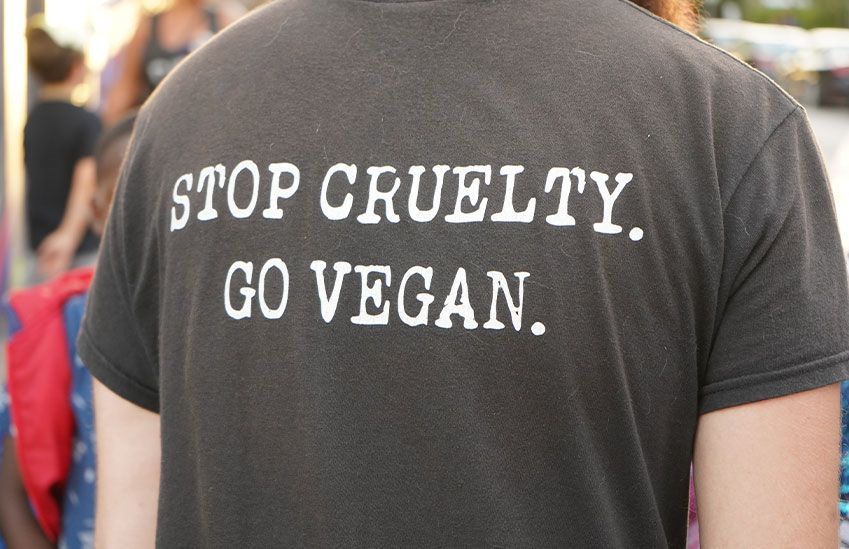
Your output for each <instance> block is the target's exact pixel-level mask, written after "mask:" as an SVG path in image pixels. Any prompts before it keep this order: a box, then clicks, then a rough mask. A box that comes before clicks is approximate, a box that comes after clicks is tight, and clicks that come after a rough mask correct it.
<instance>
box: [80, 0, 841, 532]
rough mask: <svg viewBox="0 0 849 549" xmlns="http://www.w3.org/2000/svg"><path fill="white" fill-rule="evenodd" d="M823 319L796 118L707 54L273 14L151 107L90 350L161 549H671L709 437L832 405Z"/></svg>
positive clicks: (604, 34) (826, 200)
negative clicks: (150, 430)
mask: <svg viewBox="0 0 849 549" xmlns="http://www.w3.org/2000/svg"><path fill="white" fill-rule="evenodd" d="M395 178H397V181H396V179H395ZM440 181H441V183H442V184H441V186H440ZM437 189H439V190H438V191H437ZM546 189H547V190H546ZM411 197H412V198H411ZM437 197H438V198H439V203H438V205H437V204H436V200H437ZM532 202H533V207H532ZM429 269H432V270H429ZM847 315H849V299H847V287H846V274H845V268H844V265H843V262H842V260H841V254H840V244H839V240H838V234H837V229H836V224H835V221H834V208H833V204H832V201H831V198H830V194H829V188H828V183H827V179H826V175H825V172H824V169H823V165H822V161H821V158H820V155H819V152H818V149H817V146H816V144H815V142H814V138H813V136H812V134H811V130H810V127H809V125H808V122H807V119H806V116H805V112H804V110H803V109H802V108H801V107H800V106H799V105H798V104H796V103H795V102H794V101H793V100H792V99H790V98H789V97H788V96H787V95H786V94H785V93H783V92H782V91H781V90H780V89H778V88H777V87H776V86H775V85H774V84H773V83H772V82H771V81H769V80H768V79H767V78H765V77H764V76H763V75H761V74H759V73H757V72H755V71H753V70H751V69H749V68H747V67H746V66H744V65H743V64H741V63H740V62H738V61H737V60H735V59H734V58H732V57H731V56H729V55H727V54H726V53H724V52H721V51H719V50H717V49H715V48H713V47H711V46H709V45H707V44H705V43H703V42H701V41H699V40H698V39H697V38H695V37H693V36H691V35H689V34H687V33H685V32H683V31H681V30H679V29H677V28H674V27H673V26H671V25H669V24H667V23H665V22H663V21H661V20H659V19H657V18H655V17H653V16H651V15H650V14H648V13H647V12H645V11H643V10H641V9H638V8H637V7H635V6H634V5H632V4H630V3H628V2H624V1H622V0H567V1H563V0H556V1H554V0H551V1H545V0H534V1H528V2H513V1H507V0H505V1H494V2H487V1H430V2H367V1H350V0H309V1H306V0H290V1H285V2H277V3H274V4H271V5H270V6H268V7H266V8H264V9H261V10H259V11H257V12H255V13H253V14H252V15H251V16H249V17H248V18H247V19H244V20H242V21H241V22H239V23H237V24H236V25H234V26H233V27H231V28H229V29H228V30H226V31H225V32H223V33H222V34H220V35H218V36H217V37H216V38H214V39H213V40H211V41H210V42H209V43H208V44H207V45H206V46H205V47H204V48H203V49H201V50H200V51H198V52H197V53H196V54H194V55H192V56H191V57H189V58H188V59H187V60H186V61H185V62H184V63H183V64H182V65H181V66H180V67H179V68H178V69H177V70H176V71H175V72H174V73H172V75H171V76H169V77H168V78H167V79H166V81H165V82H164V83H163V84H162V86H161V87H160V88H159V89H158V91H157V92H156V93H155V94H154V96H153V97H152V99H151V101H150V102H149V103H148V104H147V105H146V106H145V107H144V109H143V111H142V114H141V115H140V118H139V122H138V124H137V126H136V134H135V137H134V139H133V143H132V145H131V152H130V157H129V159H128V161H127V162H126V164H125V166H124V170H123V175H122V178H121V182H120V184H119V190H118V192H117V197H116V202H115V204H114V209H113V212H112V218H111V219H110V221H109V224H108V228H107V231H106V236H105V241H104V245H103V249H102V255H101V257H100V263H99V266H98V269H97V274H96V277H95V282H94V287H93V289H92V292H91V295H90V301H89V309H88V311H87V313H86V318H85V321H84V327H83V330H82V335H81V339H80V342H79V350H80V354H81V356H82V358H83V361H84V363H85V364H86V365H87V366H88V367H89V368H90V369H91V371H92V373H93V374H94V375H95V376H96V377H97V378H98V379H100V380H101V381H102V382H103V383H105V384H106V385H107V386H108V387H110V388H111V389H112V390H114V391H115V392H117V393H118V394H119V395H122V396H123V397H125V398H127V399H129V400H131V401H132V402H135V403H136V404H138V405H140V406H142V407H144V408H147V409H149V410H153V411H158V412H159V413H160V414H161V418H162V437H163V438H162V441H163V461H162V467H163V469H162V482H161V498H160V508H159V522H158V526H157V527H158V532H157V540H158V544H159V546H161V547H231V546H237V545H238V546H251V547H268V546H294V545H328V546H330V545H344V546H398V545H431V546H440V545H442V546H458V545H506V546H534V547H549V546H570V547H663V546H669V547H683V546H684V545H685V543H686V528H687V509H688V505H687V503H688V479H689V465H690V460H691V457H692V448H693V437H694V433H695V428H696V424H697V421H698V418H699V415H700V414H703V413H708V412H711V411H714V410H718V409H721V408H725V407H729V406H735V405H739V404H743V403H747V402H752V401H757V400H761V399H766V398H771V397H777V396H780V395H785V394H789V393H793V392H797V391H803V390H806V389H812V388H815V387H818V386H822V385H827V384H831V383H834V382H837V381H840V380H842V379H845V378H846V377H847V369H849V364H847V362H848V361H849V351H848V350H849V321H847Z"/></svg>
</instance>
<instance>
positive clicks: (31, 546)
mask: <svg viewBox="0 0 849 549" xmlns="http://www.w3.org/2000/svg"><path fill="white" fill-rule="evenodd" d="M0 532H2V534H3V539H4V540H5V542H6V545H7V546H8V547H9V549H18V548H20V549H24V548H26V549H49V548H50V547H53V544H51V543H50V541H49V540H48V539H47V536H45V535H44V532H43V531H42V530H41V527H40V526H39V525H38V522H37V521H36V519H35V516H34V515H33V514H32V511H31V510H30V504H29V498H28V497H27V492H26V489H25V488H24V483H23V479H21V471H20V469H19V468H18V457H17V454H16V449H15V439H13V438H12V437H9V436H7V437H6V438H5V440H4V441H3V459H2V464H0Z"/></svg>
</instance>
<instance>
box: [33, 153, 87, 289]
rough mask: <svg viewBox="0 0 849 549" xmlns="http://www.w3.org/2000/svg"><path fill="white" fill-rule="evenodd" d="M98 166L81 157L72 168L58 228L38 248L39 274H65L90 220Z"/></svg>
mask: <svg viewBox="0 0 849 549" xmlns="http://www.w3.org/2000/svg"><path fill="white" fill-rule="evenodd" d="M96 177H97V167H96V165H95V161H94V158H93V157H86V158H82V159H80V160H79V161H78V162H77V165H76V166H74V176H73V180H72V181H71V193H70V195H68V204H67V205H66V206H65V214H64V215H63V216H62V222H61V224H60V225H59V227H58V228H57V229H56V230H55V231H53V232H52V233H50V234H49V235H47V237H46V238H45V239H44V241H43V242H42V243H41V245H39V247H38V264H39V270H40V271H41V274H42V275H44V276H46V277H52V276H55V275H57V274H59V273H61V272H63V271H66V270H67V269H68V268H69V267H70V266H71V262H72V261H73V259H74V254H75V253H76V252H77V248H78V247H79V245H80V242H82V239H83V237H84V236H85V233H86V230H87V229H88V225H89V221H90V218H91V199H92V197H94V191H95V189H96V188H97V181H96Z"/></svg>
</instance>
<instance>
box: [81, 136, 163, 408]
mask: <svg viewBox="0 0 849 549" xmlns="http://www.w3.org/2000/svg"><path fill="white" fill-rule="evenodd" d="M140 124H141V122H138V123H137V129H136V132H135V133H136V135H135V136H134V137H133V139H132V141H131V145H130V148H129V152H128V157H127V161H126V162H125V164H124V167H123V168H122V172H121V176H120V179H119V182H118V188H117V189H116V193H115V199H114V202H113V204H112V211H111V213H110V216H109V220H108V222H107V224H106V230H105V233H104V236H103V240H102V243H101V248H100V255H99V257H98V262H97V267H96V270H95V276H94V280H93V282H92V286H91V289H90V291H89V297H88V302H87V304H86V312H85V316H84V318H83V322H82V328H81V330H80V335H79V337H78V340H77V353H78V354H79V356H80V359H81V360H82V362H83V364H85V366H86V368H88V369H89V370H90V371H91V373H92V375H93V376H94V377H95V378H97V379H98V380H99V381H100V382H101V383H103V384H104V385H105V386H106V387H108V388H109V389H111V390H112V391H113V392H115V393H116V394H118V395H119V396H121V397H123V398H125V399H126V400H129V401H130V402H132V403H134V404H136V405H138V406H141V407H142V408H145V409H148V410H150V411H153V412H158V411H159V382H158V379H159V367H158V359H157V353H156V340H157V337H156V326H157V320H156V305H157V303H158V298H157V292H158V289H157V288H158V282H157V278H156V277H157V273H158V268H157V266H156V235H155V224H151V223H149V222H147V223H145V222H144V219H145V216H146V215H149V214H146V213H145V212H146V210H147V208H146V202H147V201H146V199H145V198H146V197H145V193H146V191H145V186H144V185H142V183H143V181H144V176H143V174H142V170H141V168H140V167H139V163H140V157H141V156H142V153H141V152H139V146H137V143H139V142H140V141H142V138H141V137H140V136H139V129H138V126H139V125H140Z"/></svg>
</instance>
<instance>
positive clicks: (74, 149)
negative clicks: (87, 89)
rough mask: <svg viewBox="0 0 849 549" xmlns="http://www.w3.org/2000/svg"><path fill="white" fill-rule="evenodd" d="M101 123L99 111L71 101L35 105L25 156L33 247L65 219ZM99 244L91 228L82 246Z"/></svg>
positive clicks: (89, 248)
mask: <svg viewBox="0 0 849 549" xmlns="http://www.w3.org/2000/svg"><path fill="white" fill-rule="evenodd" d="M100 128H101V125H100V119H99V118H98V117H97V115H95V114H94V113H92V112H89V111H87V110H86V109H83V108H81V107H78V106H76V105H73V104H71V103H68V102H66V101H42V102H40V103H38V104H37V105H36V106H35V107H34V108H33V109H32V111H30V113H29V116H28V117H27V124H26V127H25V128H24V157H25V163H26V172H27V186H26V212H27V229H28V234H29V245H30V247H31V248H32V249H33V250H35V249H37V248H38V246H39V244H41V241H42V240H44V238H45V237H47V235H49V234H50V233H51V232H53V231H54V230H56V229H57V228H58V227H59V225H60V223H61V222H62V217H63V216H64V215H65V207H66V206H67V202H68V196H69V195H70V193H71V184H72V182H73V178H74V168H75V167H76V165H77V162H79V161H80V160H81V159H83V158H86V157H90V156H94V148H95V145H96V144H97V139H98V137H99V136H100ZM96 247H97V239H96V238H95V236H94V234H93V233H91V232H87V233H86V235H85V237H84V239H83V241H82V243H81V244H80V251H92V250H94V249H95V248H96Z"/></svg>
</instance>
